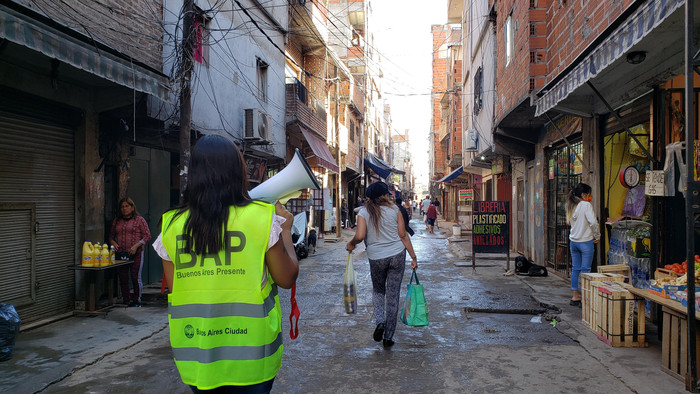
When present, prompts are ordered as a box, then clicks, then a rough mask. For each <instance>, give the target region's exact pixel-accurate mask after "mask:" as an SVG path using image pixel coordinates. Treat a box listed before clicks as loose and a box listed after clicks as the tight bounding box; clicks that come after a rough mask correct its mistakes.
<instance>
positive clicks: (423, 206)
mask: <svg viewBox="0 0 700 394" xmlns="http://www.w3.org/2000/svg"><path fill="white" fill-rule="evenodd" d="M429 206H430V196H425V199H423V201H421V203H420V214H421V216H423V223H425V225H426V227H427V226H428V220H427V218H426V217H425V214H426V212H428V207H429Z"/></svg>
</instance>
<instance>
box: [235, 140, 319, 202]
mask: <svg viewBox="0 0 700 394" xmlns="http://www.w3.org/2000/svg"><path fill="white" fill-rule="evenodd" d="M307 188H311V189H320V188H321V184H320V183H318V180H317V179H316V177H315V176H314V173H313V172H312V171H311V167H309V164H308V163H307V162H306V160H304V157H303V156H302V155H301V152H300V151H299V149H296V151H295V152H294V158H293V159H292V161H290V162H289V164H287V166H286V167H284V169H282V171H280V172H278V173H277V174H275V176H273V177H272V178H270V179H268V180H266V181H265V182H263V183H261V184H259V185H258V186H257V187H256V188H254V189H253V190H251V191H250V192H249V195H250V198H252V199H254V200H261V201H265V202H267V203H270V204H274V203H275V202H276V201H279V202H280V203H282V204H286V203H287V201H288V200H289V199H290V198H296V197H299V196H300V195H301V189H307Z"/></svg>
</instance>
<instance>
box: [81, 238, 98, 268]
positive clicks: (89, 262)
mask: <svg viewBox="0 0 700 394" xmlns="http://www.w3.org/2000/svg"><path fill="white" fill-rule="evenodd" d="M82 257H83V258H82V263H81V265H82V266H83V267H94V266H95V260H94V257H95V248H94V247H93V246H92V243H91V242H90V241H85V242H84V243H83V256H82Z"/></svg>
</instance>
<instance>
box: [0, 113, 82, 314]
mask: <svg viewBox="0 0 700 394" xmlns="http://www.w3.org/2000/svg"><path fill="white" fill-rule="evenodd" d="M74 147H75V144H74V132H73V130H72V129H71V128H70V127H66V126H60V125H54V124H50V123H48V122H44V121H40V120H38V119H33V118H28V117H21V116H17V115H11V114H8V113H4V112H0V208H2V207H3V206H4V207H6V208H7V207H12V206H17V205H22V206H24V207H30V209H31V208H34V212H35V218H34V223H29V228H28V231H27V223H26V222H27V220H29V221H31V219H27V216H26V215H27V213H26V211H25V212H24V213H21V212H22V211H21V210H20V211H9V210H7V211H5V212H3V213H2V215H0V216H1V217H2V218H6V217H7V218H9V217H11V216H16V218H15V220H17V222H16V223H3V225H2V227H0V302H10V303H13V302H17V303H18V308H17V309H18V312H19V314H20V317H21V318H22V322H23V323H27V322H31V321H34V320H38V319H41V318H44V317H48V316H52V315H56V314H59V313H62V312H66V311H70V310H73V299H74V287H75V280H74V274H73V271H69V270H68V269H67V266H68V265H71V264H74V263H75V262H74V261H73V260H74V258H75V250H74V248H75V245H76V240H75V168H74V167H75V148H74ZM18 212H19V213H18ZM3 222H4V220H3ZM32 233H33V236H34V240H33V241H32V240H31V239H30V240H26V239H24V238H26V237H28V236H31V235H32ZM2 234H11V235H12V236H11V237H7V238H6V237H4V236H2ZM15 241H16V242H19V243H15ZM17 245H22V246H20V247H21V248H24V249H26V248H27V245H30V248H33V253H29V254H27V252H26V250H20V251H18V250H17V249H18V248H19V247H18V246H17ZM13 256H14V257H13ZM17 256H19V257H22V256H24V257H26V256H29V257H30V259H29V260H30V261H29V263H30V264H33V268H34V272H35V275H34V276H33V277H32V275H31V272H32V267H29V271H28V270H27V267H26V266H25V265H26V264H27V263H28V259H26V258H19V259H17V258H15V257H17ZM32 257H33V258H32ZM27 272H29V273H30V274H29V275H27ZM32 279H33V282H32ZM27 281H29V282H30V283H27ZM27 289H30V293H31V289H34V291H35V295H34V300H33V301H31V302H29V303H27V302H26V294H27ZM23 300H25V301H23Z"/></svg>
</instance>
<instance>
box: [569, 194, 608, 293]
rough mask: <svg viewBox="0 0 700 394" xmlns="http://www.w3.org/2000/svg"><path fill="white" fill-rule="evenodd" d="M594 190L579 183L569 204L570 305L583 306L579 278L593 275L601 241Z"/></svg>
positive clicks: (570, 196) (570, 197)
mask: <svg viewBox="0 0 700 394" xmlns="http://www.w3.org/2000/svg"><path fill="white" fill-rule="evenodd" d="M591 191H592V189H591V187H590V186H588V185H587V184H585V183H579V184H578V185H576V187H574V188H573V189H571V190H570V191H569V196H568V198H567V200H566V219H567V221H568V223H569V225H570V226H571V231H570V232H569V250H570V251H571V290H572V292H573V295H572V296H571V301H570V302H569V304H570V305H573V306H579V307H580V306H581V293H580V291H579V289H578V278H579V276H580V274H581V272H591V264H592V263H593V253H594V249H595V246H594V244H597V243H598V240H599V239H600V226H599V225H598V220H597V219H596V217H595V213H594V212H593V205H591V200H592V196H591Z"/></svg>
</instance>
